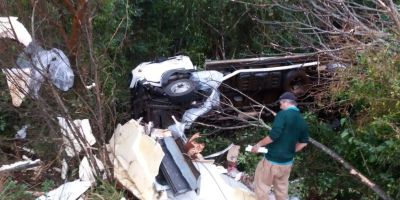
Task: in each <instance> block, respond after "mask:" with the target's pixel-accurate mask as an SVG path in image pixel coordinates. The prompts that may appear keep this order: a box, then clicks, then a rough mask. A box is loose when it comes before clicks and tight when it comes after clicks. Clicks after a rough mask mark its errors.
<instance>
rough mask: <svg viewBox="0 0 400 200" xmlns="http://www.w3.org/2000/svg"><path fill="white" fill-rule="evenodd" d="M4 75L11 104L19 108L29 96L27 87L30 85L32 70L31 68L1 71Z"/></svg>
mask: <svg viewBox="0 0 400 200" xmlns="http://www.w3.org/2000/svg"><path fill="white" fill-rule="evenodd" d="M2 71H3V73H4V74H5V75H6V79H7V85H8V89H9V90H10V95H11V100H12V104H13V106H15V107H19V106H20V105H21V103H22V101H23V100H24V98H25V96H26V95H27V94H29V86H30V85H31V83H32V79H31V76H32V69H31V68H23V69H19V68H12V69H3V70H2Z"/></svg>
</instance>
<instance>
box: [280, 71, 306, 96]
mask: <svg viewBox="0 0 400 200" xmlns="http://www.w3.org/2000/svg"><path fill="white" fill-rule="evenodd" d="M310 86H311V81H310V78H309V77H308V76H307V73H306V72H305V71H303V70H296V71H295V70H293V71H289V72H288V73H287V74H286V76H285V79H284V83H283V90H285V91H287V92H292V93H294V94H295V95H296V96H301V95H304V94H305V93H306V92H307V91H308V89H309V88H310Z"/></svg>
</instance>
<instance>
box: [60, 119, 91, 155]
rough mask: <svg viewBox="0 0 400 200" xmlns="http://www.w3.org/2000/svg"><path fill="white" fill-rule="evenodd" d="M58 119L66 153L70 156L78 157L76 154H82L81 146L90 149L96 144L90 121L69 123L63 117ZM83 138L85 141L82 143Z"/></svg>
mask: <svg viewBox="0 0 400 200" xmlns="http://www.w3.org/2000/svg"><path fill="white" fill-rule="evenodd" d="M57 119H58V124H59V125H60V127H61V133H62V134H63V141H64V144H65V152H66V153H67V155H68V156H70V157H73V156H75V155H76V153H79V152H81V151H82V147H81V146H83V147H85V148H88V147H89V146H92V145H94V144H95V143H96V139H95V138H94V136H93V134H92V128H91V127H90V123H89V120H88V119H83V120H80V119H77V120H74V121H73V123H72V122H68V121H67V120H66V119H65V118H63V117H57ZM75 128H76V129H75ZM75 130H76V131H75ZM78 134H79V137H77V136H78ZM81 138H83V139H84V141H82V139H81Z"/></svg>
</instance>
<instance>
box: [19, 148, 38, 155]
mask: <svg viewBox="0 0 400 200" xmlns="http://www.w3.org/2000/svg"><path fill="white" fill-rule="evenodd" d="M22 150H24V151H26V152H28V153H30V154H35V151H34V150H33V149H30V148H27V147H22Z"/></svg>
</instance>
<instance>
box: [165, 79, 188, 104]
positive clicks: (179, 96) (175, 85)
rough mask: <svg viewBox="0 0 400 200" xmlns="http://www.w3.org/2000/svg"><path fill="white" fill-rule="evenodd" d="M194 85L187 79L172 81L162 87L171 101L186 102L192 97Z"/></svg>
mask: <svg viewBox="0 0 400 200" xmlns="http://www.w3.org/2000/svg"><path fill="white" fill-rule="evenodd" d="M195 90H196V87H195V85H194V83H193V81H191V80H189V79H179V80H175V81H172V82H171V83H169V84H168V85H167V86H165V88H164V92H165V94H166V95H167V96H168V97H169V99H170V100H171V101H172V102H173V103H188V102H191V101H192V100H193V98H194V93H195Z"/></svg>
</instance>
